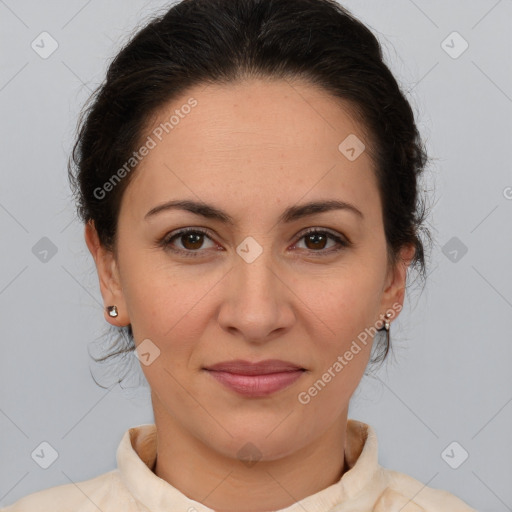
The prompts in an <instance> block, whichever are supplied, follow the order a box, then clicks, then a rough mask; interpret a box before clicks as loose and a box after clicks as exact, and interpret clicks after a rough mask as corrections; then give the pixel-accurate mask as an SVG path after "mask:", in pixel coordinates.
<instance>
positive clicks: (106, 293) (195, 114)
mask: <svg viewBox="0 0 512 512" xmlns="http://www.w3.org/2000/svg"><path fill="white" fill-rule="evenodd" d="M190 97H193V98H195V99H196V100H197V101H198V105H197V106H196V107H195V108H194V109H192V111H191V113H190V114H188V115H187V116H184V118H183V119H181V120H180V122H179V125H177V126H175V127H174V129H173V130H172V131H171V132H170V133H169V134H168V135H167V136H166V137H165V138H164V139H163V140H162V142H159V143H158V145H157V146H156V147H155V148H154V149H152V150H151V151H150V153H149V154H148V155H147V156H146V157H145V158H144V159H143V161H142V162H141V163H140V164H139V167H138V168H137V170H136V172H135V174H134V175H133V177H132V181H131V182H130V184H129V185H128V187H127V189H126V191H125V193H124V195H123V199H122V204H121V208H120V213H119V219H118V228H119V231H118V238H117V245H116V251H115V253H112V252H110V251H108V250H106V249H105V248H104V247H103V246H102V245H101V244H100V243H99V241H98V237H97V234H96V231H95V229H94V225H93V224H88V225H87V226H86V230H85V238H86V242H87V245H88V247H89V250H90V251H91V254H92V255H93V257H94V259H95V262H96V266H97V271H98V276H99V282H100V288H101V293H102V296H103V299H104V303H105V306H108V305H112V304H116V305H117V307H118V310H119V316H118V317H117V318H111V317H109V316H108V314H107V313H106V312H105V319H106V320H107V321H108V322H109V323H111V324H113V325H116V326H124V325H128V324H129V323H131V325H132V329H133V332H134V337H135V342H136V344H137V346H138V345H139V344H140V343H141V342H142V341H143V340H145V339H150V340H151V342H152V343H153V344H154V346H157V347H158V348H159V350H160V354H159V356H158V357H157V358H156V359H154V361H153V362H151V364H149V365H147V366H146V365H144V364H141V367H142V370H143V371H144V374H145V376H146V378H147V380H148V383H149V385H150V387H151V397H152V405H153V410H154V416H155V424H156V426H157V462H156V466H155V468H154V472H155V473H156V475H158V476H159V477H160V478H162V479H164V480H166V481H168V482H169V483H170V484H172V485H173V486H175V487H176V488H178V489H179V490H180V491H182V492H183V493H184V494H186V495H187V496H189V497H190V498H192V499H194V500H197V501H199V502H201V503H203V504H205V505H206V506H208V507H210V508H213V509H215V510H217V511H226V512H227V511H238V512H239V511H255V512H256V511H266V510H276V509H281V508H285V507H287V506H289V505H291V504H293V503H294V502H295V501H298V500H300V499H302V498H304V497H306V496H309V495H311V494H314V493H316V492H319V491H320V490H322V489H324V488H326V487H328V486H329V485H332V484H333V483H335V482H337V481H338V480H339V479H340V477H341V476H342V475H343V473H344V472H345V471H346V470H347V469H348V467H347V465H346V463H345V461H344V457H343V453H344V449H345V429H346V423H347V412H348V405H349V400H350V397H351V395H352V394H353V392H354V391H355V389H356V387H357V386H358V384H359V382H360V380H361V378H362V376H363V373H364V370H365V368H366V365H367V362H368V359H369V356H370V348H371V343H368V344H367V345H366V346H362V345H361V346H362V350H361V351H360V352H359V353H358V354H357V355H355V356H354V358H353V359H352V360H351V361H350V362H349V363H348V364H347V365H346V366H345V367H344V368H343V371H341V372H339V373H338V374H337V375H336V377H335V378H333V379H332V380H331V382H329V383H328V384H327V385H326V386H325V388H324V389H322V391H321V392H319V393H318V394H317V396H315V397H314V398H312V399H311V401H310V402H309V403H308V404H307V405H304V404H301V403H300V402H299V401H298V398H297V396H298V394H299V393H300V392H302V391H305V390H306V391H307V390H308V388H310V387H311V386H312V385H313V384H314V383H315V382H316V381H317V380H318V379H319V378H321V376H322V374H323V373H324V372H325V371H326V370H327V369H328V368H329V367H332V365H333V363H334V362H335V361H336V360H337V357H338V356H339V355H343V354H344V353H345V351H346V350H348V349H349V347H350V345H351V343H352V342H353V340H355V339H356V338H357V336H358V334H359V333H361V332H362V331H364V329H365V328H367V327H370V326H375V325H376V323H377V322H378V321H379V319H382V317H383V315H384V313H385V312H386V311H388V310H391V309H393V308H395V309H396V308H397V305H399V306H400V308H399V309H401V305H402V304H403V298H404V290H405V283H406V270H407V267H408V265H409V264H410V261H411V258H412V256H413V251H414V249H413V248H412V247H404V248H403V250H402V253H401V255H400V256H401V258H400V261H399V263H398V264H397V265H396V266H394V267H391V266H389V265H388V260H387V253H386V240H385V236H384V227H383V218H382V212H381V201H380V197H379V191H378V188H377V182H376V178H375V174H374V167H373V162H372V160H371V157H370V155H369V151H364V152H363V153H362V154H361V155H360V156H359V157H358V158H357V159H356V160H354V161H349V160H348V159H347V158H346V157H345V156H344V155H343V154H342V153H341V152H340V151H339V150H338V145H339V144H340V142H341V141H343V140H344V139H345V138H346V137H347V136H348V135H349V134H356V136H357V137H359V138H360V139H361V140H362V141H365V134H364V130H363V127H361V126H360V125H359V124H358V123H357V122H356V121H355V120H354V118H353V117H352V116H351V115H350V109H349V108H348V106H347V105H344V104H343V103H342V102H340V101H339V100H336V99H335V98H333V97H331V96H330V95H329V94H327V93H325V92H324V91H322V90H320V89H318V88H315V87H314V86H312V85H310V84H308V83H305V82H294V83H293V85H292V83H291V82H289V81H285V80H277V81H270V80H266V81H264V80H260V79H250V80H247V81H244V82H238V83H236V84H229V85H209V86H208V87H205V86H204V85H202V86H198V87H194V88H192V89H190V90H188V91H187V92H186V94H184V95H183V96H182V97H180V98H179V99H176V100H174V101H173V102H171V103H169V104H168V105H165V107H163V108H161V109H160V110H159V112H158V113H157V115H156V116H155V117H154V119H153V125H152V126H151V127H150V128H149V130H148V132H147V134H146V135H145V137H146V136H147V135H148V134H150V133H151V130H152V129H153V128H154V127H155V126H158V125H159V123H160V122H163V121H165V120H167V119H168V118H169V115H170V114H169V113H170V112H171V113H172V111H173V110H174V109H176V108H180V106H182V105H183V104H185V103H186V101H187V99H188V98H190ZM145 137H144V139H145ZM366 146H367V148H368V147H369V143H367V144H366ZM174 199H190V200H194V201H204V202H206V203H208V204H212V205H214V206H216V207H217V208H219V209H222V210H224V211H225V212H226V213H227V214H229V215H230V216H232V217H233V218H234V225H232V226H231V225H225V224H223V223H222V222H220V221H219V220H212V219H207V218H204V217H201V216H198V215H196V214H193V213H191V212H186V211H183V210H168V211H164V212H161V213H159V214H157V215H154V216H152V217H151V218H150V219H149V220H145V218H144V216H145V214H146V213H147V212H148V211H149V210H151V209H152V208H154V207H155V206H157V205H160V204H162V203H165V202H166V201H169V200H174ZM332 199H335V200H341V201H345V202H347V203H350V204H352V205H354V206H355V207H356V208H357V209H359V210H360V211H361V213H362V214H363V216H364V218H359V216H358V215H356V214H354V213H352V212H351V211H349V210H332V211H327V212H322V213H316V214H314V215H310V216H308V217H304V218H301V219H298V220H295V221H293V222H291V223H282V222H278V218H279V216H280V215H281V214H282V212H283V211H284V210H285V208H287V207H289V206H296V205H298V204H303V203H306V202H309V201H316V200H332ZM188 227H201V228H204V229H206V230H207V231H208V232H209V235H207V236H203V237H200V238H199V241H192V242H190V241H189V240H190V239H189V238H187V237H183V236H182V237H181V238H180V237H177V238H175V239H174V241H173V242H172V246H173V247H174V248H176V249H181V250H183V251H188V252H194V251H195V253H196V254H198V253H199V255H198V256H196V257H186V256H182V255H179V254H176V253H173V252H172V251H171V250H170V249H169V248H167V249H166V248H164V247H162V246H159V245H158V243H157V241H158V240H159V239H160V238H162V237H164V236H165V235H166V234H168V233H172V232H176V231H177V230H178V229H183V228H188ZM307 228H318V230H319V231H320V230H321V229H324V230H327V231H330V232H333V233H334V234H337V235H339V236H341V237H342V238H343V237H345V238H348V240H349V241H351V242H352V245H351V246H349V247H341V250H340V251H339V252H332V249H333V248H336V247H338V244H337V243H336V242H335V241H334V240H332V239H330V238H322V239H320V242H316V245H315V241H314V240H313V242H311V241H309V242H308V240H307V237H304V231H305V230H306V229H307ZM248 236H251V237H253V238H254V239H255V240H256V241H257V243H258V244H259V246H261V248H262V253H261V254H260V255H259V256H258V257H257V258H256V259H255V260H254V261H253V262H251V263H248V262H247V261H245V260H244V259H243V258H241V257H240V256H239V254H238V253H237V252H236V249H237V247H238V246H239V245H240V244H241V243H242V241H244V239H245V238H246V237H248ZM219 248H220V249H219ZM216 249H219V250H216ZM396 314H398V313H396ZM395 318H396V315H395ZM381 326H382V323H380V324H378V325H377V327H381ZM232 359H245V360H249V361H261V360H264V359H282V360H285V361H291V362H293V363H295V364H298V365H300V366H301V367H303V368H305V369H306V370H307V371H306V372H304V373H303V374H302V375H301V377H300V378H299V380H297V381H296V382H295V383H294V384H292V385H291V386H290V387H288V388H286V389H282V390H280V391H278V392H276V393H274V394H272V395H270V396H269V397H265V398H253V397H252V398H247V397H243V396H241V395H238V394H237V393H235V392H234V391H232V390H230V389H227V388H226V387H224V386H223V385H222V384H220V383H219V382H217V381H216V380H215V379H213V378H212V377H211V375H210V374H208V373H207V372H205V371H204V370H203V368H204V367H205V366H208V365H212V364H215V363H218V362H221V361H227V360H232ZM249 442H250V443H252V445H254V446H256V447H257V450H258V451H259V454H260V456H261V459H260V460H259V461H258V462H257V463H256V464H254V465H251V466H249V465H247V464H245V463H244V462H242V461H241V460H240V458H239V456H238V455H237V453H238V451H239V450H240V449H241V448H242V447H243V446H244V445H246V443H249Z"/></svg>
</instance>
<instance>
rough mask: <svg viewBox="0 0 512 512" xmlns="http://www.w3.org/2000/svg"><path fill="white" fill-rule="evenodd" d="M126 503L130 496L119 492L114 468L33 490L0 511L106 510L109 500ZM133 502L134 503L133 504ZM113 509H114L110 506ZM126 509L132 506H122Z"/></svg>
mask: <svg viewBox="0 0 512 512" xmlns="http://www.w3.org/2000/svg"><path fill="white" fill-rule="evenodd" d="M113 498H115V500H116V502H115V505H116V506H119V505H124V506H125V507H127V506H128V505H129V504H130V503H133V499H132V498H130V497H129V496H128V495H126V496H125V495H124V493H123V492H122V484H121V481H120V478H119V473H118V471H117V470H113V471H109V472H108V473H104V474H102V475H99V476H96V477H94V478H91V479H89V480H83V481H81V482H74V483H70V484H63V485H57V486H55V487H50V488H48V489H43V490H40V491H36V492H33V493H31V494H28V495H26V496H24V497H23V498H20V499H19V500H18V501H16V502H15V503H13V504H12V505H9V506H8V507H6V508H2V509H1V510H0V512H70V511H73V512H93V511H94V512H97V511H98V509H100V510H102V511H104V512H107V510H111V508H110V507H109V505H110V501H111V500H112V499H113ZM132 506H133V505H132ZM112 510H113V509H112ZM123 510H124V511H126V512H128V511H131V510H136V509H135V508H133V509H131V508H124V509H123Z"/></svg>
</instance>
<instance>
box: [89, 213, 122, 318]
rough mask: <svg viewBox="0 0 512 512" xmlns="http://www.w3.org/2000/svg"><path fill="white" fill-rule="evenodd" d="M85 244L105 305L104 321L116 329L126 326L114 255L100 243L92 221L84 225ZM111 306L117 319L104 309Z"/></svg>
mask: <svg viewBox="0 0 512 512" xmlns="http://www.w3.org/2000/svg"><path fill="white" fill-rule="evenodd" d="M85 243H86V244H87V247H88V248H89V251H90V252H91V254H92V257H93V258H94V262H95V263H96V270H97V272H98V278H99V282H100V290H101V295H102V297H103V302H104V304H105V307H104V309H103V314H104V316H105V320H106V321H107V322H108V323H110V324H112V325H115V326H117V327H123V326H125V325H128V324H129V323H130V318H129V316H128V311H127V309H126V302H125V299H124V295H123V290H122V288H121V283H120V279H119V270H118V266H117V262H116V259H115V255H114V253H113V252H112V251H110V250H108V249H106V248H105V247H104V246H103V245H102V244H101V243H100V240H99V237H98V233H97V231H96V228H95V226H94V221H93V220H90V221H89V222H88V223H87V224H86V225H85ZM113 305H115V306H117V310H118V316H117V317H111V316H110V315H109V314H108V311H107V309H106V308H107V306H113Z"/></svg>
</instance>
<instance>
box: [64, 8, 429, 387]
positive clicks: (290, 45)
mask: <svg viewBox="0 0 512 512" xmlns="http://www.w3.org/2000/svg"><path fill="white" fill-rule="evenodd" d="M253 77H254V78H264V79H278V80H279V79H281V80H303V81H306V82H308V83H310V84H312V85H316V86H318V87H319V88H320V89H322V90H323V91H325V92H327V93H329V94H330V95H332V96H334V97H335V98H338V99H340V100H341V103H344V104H346V105H348V107H349V111H350V113H352V114H353V115H354V116H355V118H356V119H358V120H359V121H360V122H361V126H362V128H363V130H364V131H365V134H366V135H365V136H366V137H367V139H366V140H365V143H368V144H366V146H367V149H368V150H369V153H370V155H371V157H372V161H373V162H374V167H375V172H376V177H377V182H378V188H379V193H380V197H381V201H382V215H383V221H384V231H385V237H386V242H387V252H388V263H389V264H390V265H394V264H396V263H397V262H398V260H399V252H400V249H402V248H403V247H404V246H406V245H412V246H413V247H414V248H415V253H414V258H413V260H412V261H411V265H410V267H411V268H415V269H417V270H418V271H419V275H420V277H422V278H425V277H426V263H425V250H424V243H423V241H422V236H421V235H422V234H424V235H426V236H427V239H428V240H429V241H430V234H429V231H428V229H426V228H425V226H424V225H423V224H424V221H425V219H426V215H427V208H426V206H425V200H424V198H423V197H421V195H420V194H419V178H420V175H421V173H422V172H423V171H424V169H425V166H426V163H427V159H428V158H427V154H426V151H425V149H424V145H423V143H422V140H421V138H420V135H419V132H418V129H417V127H416V123H415V119H414V114H413V111H412V109H411V106H410V104H409V102H408V101H407V99H406V98H405V96H404V94H403V93H402V91H401V90H400V87H399V85H398V83H397V81H396V80H395V78H394V76H393V75H392V73H391V71H390V70H389V68H388V67H387V65H386V64H385V63H384V59H383V54H382V49H381V46H380V44H379V42H378V40H377V38H376V37H375V36H374V35H373V33H372V32H371V31H370V30H369V29H368V28H367V27H366V26H365V25H364V24H363V23H362V22H360V21H359V20H357V19H356V18H354V17H353V16H352V15H351V14H350V12H349V11H347V10H346V9H345V8H343V7H342V6H340V5H339V4H338V3H337V2H335V1H334V0H294V1H293V2H290V1H289V0H182V1H181V2H179V3H177V4H175V5H173V6H172V7H171V8H169V9H168V10H167V11H166V12H165V13H163V14H159V15H157V16H155V17H153V18H152V19H151V20H150V21H149V22H148V23H147V24H146V25H145V26H144V27H143V28H141V29H140V30H139V31H138V32H137V33H136V34H135V35H134V36H133V37H132V38H131V39H130V40H129V41H128V43H127V44H126V45H125V46H124V47H123V48H122V49H121V51H120V52H119V53H118V54H117V55H116V56H115V57H114V59H113V60H112V62H111V63H110V65H109V67H108V71H107V74H106V78H105V80H104V81H103V82H102V83H101V84H100V85H99V87H98V88H97V89H96V90H95V91H94V93H93V94H92V95H91V97H90V98H89V100H88V102H87V103H86V105H85V106H84V109H83V111H82V113H81V115H80V117H79V122H78V128H77V138H76V141H75V144H74V147H73V150H72V153H71V156H70V159H69V164H68V175H69V179H70V184H71V188H72V190H73V193H74V196H75V199H76V203H77V212H78V215H79V217H80V219H81V220H82V221H83V222H84V223H87V222H91V223H93V224H94V227H95V228H96V231H97V233H98V236H99V240H100V243H101V244H102V245H103V246H104V247H106V248H107V249H109V250H113V251H115V246H116V244H115V243H116V232H117V221H118V215H119V209H120V203H121V199H122V196H123V192H124V190H125V189H126V187H127V186H128V184H129V183H130V181H131V179H132V177H133V175H134V173H135V170H133V171H132V172H130V173H128V174H127V175H126V176H125V177H123V179H122V180H120V182H119V183H117V184H116V186H114V187H113V188H112V190H111V191H110V192H109V193H108V194H104V197H101V198H98V197H97V195H98V194H95V190H96V191H97V190H98V188H101V187H102V186H103V185H104V184H105V183H106V182H108V181H109V180H110V179H111V178H112V176H113V175H114V174H115V172H116V171H117V170H118V169H120V168H122V166H123V164H125V163H126V162H127V161H128V160H129V159H130V157H131V156H132V154H133V151H134V150H135V149H137V148H138V147H139V144H140V141H141V140H143V139H144V137H146V136H147V133H146V130H147V127H148V126H149V125H150V122H151V120H152V119H153V116H155V115H156V114H157V113H158V111H159V109H161V108H162V107H164V106H165V105H166V104H168V103H169V102H171V101H172V100H173V99H174V98H177V97H178V96H179V95H182V94H184V93H185V92H186V91H187V89H188V88H190V87H192V86H195V85H198V84H205V85H207V84H212V83H216V84H230V83H234V82H237V81H242V80H244V79H250V78H253ZM135 169H136V167H135ZM113 329H114V330H115V332H116V334H120V337H118V339H117V341H116V342H115V343H114V345H112V347H113V348H115V349H116V350H114V351H113V352H112V353H110V354H108V355H106V356H105V357H102V358H99V359H95V360H96V361H97V362H104V361H106V360H108V359H110V358H112V357H114V356H118V355H122V354H128V353H129V352H132V351H133V350H134V349H135V345H134V340H133V333H132V329H131V325H129V326H127V327H123V328H116V327H113ZM376 346H377V351H376V355H375V356H374V357H373V358H372V360H371V362H377V361H383V360H384V359H385V358H386V356H387V354H388V351H389V342H386V341H382V340H379V343H377V344H376ZM119 382H120V381H119Z"/></svg>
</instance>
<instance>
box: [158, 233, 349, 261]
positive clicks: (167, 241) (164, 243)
mask: <svg viewBox="0 0 512 512" xmlns="http://www.w3.org/2000/svg"><path fill="white" fill-rule="evenodd" d="M189 233H195V234H198V233H200V234H202V235H205V236H206V237H208V238H210V240H211V236H210V235H209V232H208V231H206V230H204V229H202V228H186V229H182V230H180V231H178V232H177V233H174V234H172V236H171V235H165V236H164V237H163V238H161V239H160V240H159V241H158V242H157V244H158V246H159V247H163V248H164V249H168V250H170V251H172V252H174V253H177V254H181V255H183V256H185V257H192V258H197V257H198V256H200V253H201V252H202V250H201V249H198V250H196V251H191V250H183V249H175V248H173V247H172V245H171V243H172V241H173V240H175V239H177V238H180V237H182V236H184V235H187V234H189ZM317 233H318V234H323V235H327V236H328V237H329V238H330V239H331V240H334V241H335V242H336V243H337V244H338V247H337V248H334V249H333V248H331V249H327V250H318V251H313V250H310V252H311V253H313V254H315V253H318V254H319V255H320V256H322V255H330V254H333V253H337V252H340V251H341V250H343V249H346V248H348V247H351V246H352V245H353V244H352V242H350V241H349V240H348V239H346V238H341V237H340V236H337V235H335V234H333V233H331V232H330V231H327V230H325V229H319V228H309V229H308V230H306V231H305V232H304V233H302V235H301V236H300V238H299V239H298V240H297V242H295V243H298V242H299V241H300V240H302V239H303V238H304V237H306V236H307V235H310V234H317ZM212 241H213V240H212Z"/></svg>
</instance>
